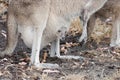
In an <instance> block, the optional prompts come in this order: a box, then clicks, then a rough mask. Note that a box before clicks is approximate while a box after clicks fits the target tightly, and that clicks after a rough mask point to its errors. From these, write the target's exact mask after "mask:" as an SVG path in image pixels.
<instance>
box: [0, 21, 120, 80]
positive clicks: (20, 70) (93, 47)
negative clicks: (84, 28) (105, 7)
mask: <svg viewBox="0 0 120 80" xmlns="http://www.w3.org/2000/svg"><path fill="white" fill-rule="evenodd" d="M98 22H99V20H98ZM101 25H102V24H101ZM101 25H100V26H101ZM0 26H1V31H0V32H1V34H0V48H1V49H2V48H4V47H5V43H6V38H7V36H6V31H7V30H6V23H5V22H4V23H3V22H1V23H0ZM71 26H72V27H71V29H70V31H69V32H68V35H67V36H66V39H65V41H61V54H62V55H78V56H81V57H82V58H81V59H79V60H73V59H72V60H68V59H58V58H50V57H49V56H47V59H46V62H49V63H57V64H59V66H60V68H59V69H37V68H35V67H29V65H28V64H29V61H30V52H31V51H30V49H28V48H27V47H25V45H24V44H23V42H22V40H19V43H18V46H17V48H16V50H15V52H14V53H13V55H12V56H11V57H8V56H5V57H4V58H0V80H120V49H119V48H110V47H109V42H110V36H109V35H108V34H107V35H106V36H104V38H100V40H99V38H93V40H91V41H89V42H88V43H87V45H86V46H82V43H78V38H79V35H80V32H81V28H80V23H79V21H78V20H77V21H75V22H74V23H73V24H72V25H71ZM95 30H96V29H95ZM99 30H100V29H99ZM108 32H110V31H108ZM93 35H94V36H96V37H97V35H96V34H95V33H94V34H93ZM101 36H103V35H101ZM96 39H98V40H96ZM101 40H102V41H101ZM43 56H44V54H43ZM42 60H43V57H41V61H42Z"/></svg>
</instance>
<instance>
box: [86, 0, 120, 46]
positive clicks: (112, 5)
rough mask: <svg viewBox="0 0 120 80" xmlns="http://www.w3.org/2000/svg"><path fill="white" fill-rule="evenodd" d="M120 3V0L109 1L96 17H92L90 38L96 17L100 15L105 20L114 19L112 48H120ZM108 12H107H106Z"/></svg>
mask: <svg viewBox="0 0 120 80" xmlns="http://www.w3.org/2000/svg"><path fill="white" fill-rule="evenodd" d="M119 4H120V1H119V0H114V1H113V0H108V1H107V2H106V4H105V5H104V6H103V7H102V8H101V9H100V10H99V11H97V12H96V13H95V14H94V15H92V16H91V18H90V22H89V25H88V28H89V29H88V33H89V34H88V37H89V36H90V34H91V31H92V29H93V27H94V23H95V17H94V16H95V15H100V16H101V17H103V18H106V19H107V18H109V17H112V24H113V28H112V36H111V41H110V46H111V47H120V24H119V23H120V6H119ZM106 10H107V11H106Z"/></svg>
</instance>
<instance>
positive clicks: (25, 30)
mask: <svg viewBox="0 0 120 80" xmlns="http://www.w3.org/2000/svg"><path fill="white" fill-rule="evenodd" d="M18 28H19V29H18V31H19V33H20V34H21V38H22V40H23V42H24V43H25V45H26V46H27V47H29V48H32V43H33V36H34V35H33V28H32V27H18Z"/></svg>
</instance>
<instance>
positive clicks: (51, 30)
mask: <svg viewBox="0 0 120 80" xmlns="http://www.w3.org/2000/svg"><path fill="white" fill-rule="evenodd" d="M89 1H90V5H91V0H89ZM89 1H88V0H11V1H10V4H9V7H8V20H7V28H8V39H7V45H6V48H5V50H4V51H2V52H1V54H0V56H4V55H11V53H12V52H13V51H14V49H15V47H16V44H17V41H18V35H19V34H21V38H22V39H23V41H24V43H25V44H26V45H27V46H28V47H29V48H32V52H31V60H30V64H31V65H34V66H36V67H39V68H54V67H58V65H56V64H48V63H40V62H39V52H40V50H41V49H42V48H43V47H44V46H45V45H47V44H48V42H52V41H53V47H55V46H54V44H55V45H57V46H58V48H57V49H59V38H58V36H59V35H60V34H61V33H59V30H62V27H64V28H65V29H66V30H68V29H69V25H70V23H71V21H72V20H73V19H74V18H76V17H78V16H82V15H81V13H82V12H83V9H86V8H85V5H86V3H87V2H89ZM94 1H95V2H96V0H93V2H94ZM99 1H103V3H100V5H98V6H96V8H97V10H98V9H99V8H101V7H102V6H101V5H103V4H104V3H105V1H107V0H99ZM88 6H89V5H88ZM91 6H92V5H91ZM95 11H96V9H95ZM91 12H92V13H93V11H91ZM86 16H88V15H86ZM89 16H90V15H89ZM84 17H85V16H84ZM87 18H89V17H87ZM85 20H87V19H86V18H83V24H86V23H87V21H85ZM83 26H86V25H83ZM57 33H58V35H57ZM52 34H53V35H52ZM54 40H56V41H54ZM55 51H56V50H55ZM55 51H54V50H53V52H55ZM57 51H58V52H59V50H57ZM57 51H56V52H57ZM56 55H59V53H58V54H56ZM53 56H54V54H53Z"/></svg>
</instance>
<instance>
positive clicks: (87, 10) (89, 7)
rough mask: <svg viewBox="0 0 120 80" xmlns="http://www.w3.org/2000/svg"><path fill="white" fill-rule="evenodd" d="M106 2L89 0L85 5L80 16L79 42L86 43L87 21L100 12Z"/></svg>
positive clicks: (105, 0)
mask: <svg viewBox="0 0 120 80" xmlns="http://www.w3.org/2000/svg"><path fill="white" fill-rule="evenodd" d="M107 1H108V0H90V1H88V3H87V4H86V5H85V7H84V9H83V12H82V16H81V17H80V18H81V20H82V21H83V31H82V35H81V37H80V39H79V42H81V41H84V43H86V41H87V26H88V25H87V24H88V20H89V19H90V17H91V16H92V15H93V14H94V13H95V12H96V11H98V10H100V9H101V8H102V7H103V6H104V4H105V3H106V2H107Z"/></svg>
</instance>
